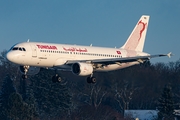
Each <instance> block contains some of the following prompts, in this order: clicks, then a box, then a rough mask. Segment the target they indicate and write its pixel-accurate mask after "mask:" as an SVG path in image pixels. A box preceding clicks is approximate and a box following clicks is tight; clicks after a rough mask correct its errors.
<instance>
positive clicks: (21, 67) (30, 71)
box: [19, 66, 40, 75]
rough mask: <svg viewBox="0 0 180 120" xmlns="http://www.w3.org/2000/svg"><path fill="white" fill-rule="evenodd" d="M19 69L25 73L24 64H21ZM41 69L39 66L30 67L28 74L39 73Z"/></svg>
mask: <svg viewBox="0 0 180 120" xmlns="http://www.w3.org/2000/svg"><path fill="white" fill-rule="evenodd" d="M19 70H20V72H21V73H22V74H25V71H26V68H25V67H24V66H20V67H19ZM39 71H40V68H39V67H28V70H27V73H26V75H35V74H38V73H39Z"/></svg>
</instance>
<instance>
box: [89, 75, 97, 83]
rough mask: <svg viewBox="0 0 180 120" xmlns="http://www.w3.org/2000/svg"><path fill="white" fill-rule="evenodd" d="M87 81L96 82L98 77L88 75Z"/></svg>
mask: <svg viewBox="0 0 180 120" xmlns="http://www.w3.org/2000/svg"><path fill="white" fill-rule="evenodd" d="M87 83H93V84H94V83H96V78H95V77H93V76H89V77H87Z"/></svg>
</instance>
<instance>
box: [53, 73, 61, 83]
mask: <svg viewBox="0 0 180 120" xmlns="http://www.w3.org/2000/svg"><path fill="white" fill-rule="evenodd" d="M61 81H62V78H61V77H60V76H59V75H58V74H56V75H54V76H53V77H52V82H53V83H56V82H61Z"/></svg>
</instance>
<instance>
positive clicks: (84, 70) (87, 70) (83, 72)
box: [72, 62, 93, 76]
mask: <svg viewBox="0 0 180 120" xmlns="http://www.w3.org/2000/svg"><path fill="white" fill-rule="evenodd" d="M72 72H73V73H74V74H76V75H79V76H87V75H90V74H92V73H93V66H92V65H91V64H87V63H81V62H78V63H74V64H73V65H72Z"/></svg>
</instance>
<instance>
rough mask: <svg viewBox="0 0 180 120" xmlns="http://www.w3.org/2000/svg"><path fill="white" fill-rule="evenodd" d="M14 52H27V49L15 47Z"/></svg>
mask: <svg viewBox="0 0 180 120" xmlns="http://www.w3.org/2000/svg"><path fill="white" fill-rule="evenodd" d="M12 50H19V51H26V49H25V48H22V47H14V48H12Z"/></svg>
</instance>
